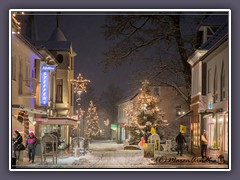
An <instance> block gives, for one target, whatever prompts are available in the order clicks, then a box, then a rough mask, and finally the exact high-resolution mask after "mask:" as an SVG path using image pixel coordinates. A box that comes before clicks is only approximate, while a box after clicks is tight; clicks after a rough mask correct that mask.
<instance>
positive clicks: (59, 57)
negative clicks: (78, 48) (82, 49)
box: [57, 54, 63, 64]
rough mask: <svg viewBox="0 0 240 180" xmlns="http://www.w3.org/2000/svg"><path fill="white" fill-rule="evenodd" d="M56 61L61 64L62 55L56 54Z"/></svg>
mask: <svg viewBox="0 0 240 180" xmlns="http://www.w3.org/2000/svg"><path fill="white" fill-rule="evenodd" d="M57 61H58V62H59V63H60V64H61V63H62V62H63V55H61V54H58V55H57Z"/></svg>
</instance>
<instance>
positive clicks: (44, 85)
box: [40, 66, 49, 106]
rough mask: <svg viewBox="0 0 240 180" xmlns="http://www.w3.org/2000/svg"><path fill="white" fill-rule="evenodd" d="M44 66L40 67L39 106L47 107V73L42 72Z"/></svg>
mask: <svg viewBox="0 0 240 180" xmlns="http://www.w3.org/2000/svg"><path fill="white" fill-rule="evenodd" d="M43 67H44V66H42V67H41V88H40V89H41V93H40V105H41V106H48V81H49V79H48V78H49V71H48V70H44V68H43Z"/></svg>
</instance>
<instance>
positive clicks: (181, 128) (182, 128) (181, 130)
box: [180, 125, 187, 134]
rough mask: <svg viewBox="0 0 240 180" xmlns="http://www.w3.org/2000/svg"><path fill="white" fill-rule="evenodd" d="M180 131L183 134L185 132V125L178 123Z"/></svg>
mask: <svg viewBox="0 0 240 180" xmlns="http://www.w3.org/2000/svg"><path fill="white" fill-rule="evenodd" d="M180 132H181V133H182V134H185V133H186V132H187V126H183V125H180Z"/></svg>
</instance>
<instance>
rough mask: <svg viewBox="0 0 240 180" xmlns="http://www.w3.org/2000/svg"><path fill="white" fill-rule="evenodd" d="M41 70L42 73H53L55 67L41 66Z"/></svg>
mask: <svg viewBox="0 0 240 180" xmlns="http://www.w3.org/2000/svg"><path fill="white" fill-rule="evenodd" d="M42 70H43V71H55V70H56V66H50V65H43V66H42Z"/></svg>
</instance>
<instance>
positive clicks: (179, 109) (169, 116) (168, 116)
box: [117, 85, 190, 142]
mask: <svg viewBox="0 0 240 180" xmlns="http://www.w3.org/2000/svg"><path fill="white" fill-rule="evenodd" d="M181 90H182V91H183V92H185V91H184V88H183V87H181ZM150 91H151V95H152V96H154V97H156V98H157V99H158V101H159V102H158V108H159V109H160V111H162V112H163V115H164V120H167V121H168V123H169V128H167V129H166V130H165V138H173V137H175V136H177V134H178V133H179V130H180V124H181V125H184V126H187V133H186V134H185V135H186V136H187V137H189V136H188V135H190V123H189V120H186V119H185V118H188V117H187V116H186V117H185V118H184V119H182V118H181V119H180V120H177V121H176V119H177V118H179V117H180V116H181V115H183V114H185V113H187V112H188V111H189V107H188V104H187V102H186V101H185V100H184V98H183V97H182V96H181V95H180V94H179V93H178V92H177V91H176V90H175V89H174V88H173V87H171V86H167V85H161V86H152V87H150ZM138 93H139V92H138V91H137V92H135V93H134V92H133V93H132V94H131V95H128V96H127V97H126V98H124V99H123V100H122V101H120V102H119V103H118V132H117V133H118V141H119V142H124V140H126V139H128V138H129V132H128V129H127V128H126V125H129V117H128V116H127V111H126V110H127V109H134V107H135V103H136V101H137V97H138Z"/></svg>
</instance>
